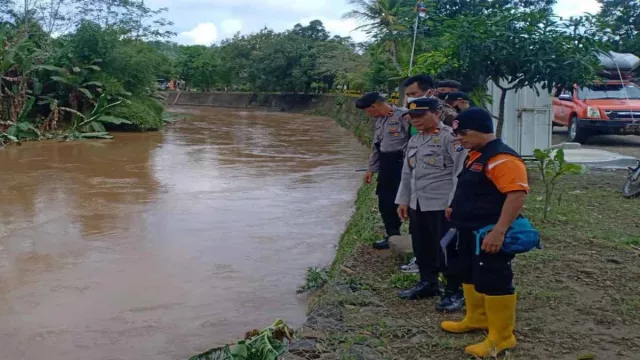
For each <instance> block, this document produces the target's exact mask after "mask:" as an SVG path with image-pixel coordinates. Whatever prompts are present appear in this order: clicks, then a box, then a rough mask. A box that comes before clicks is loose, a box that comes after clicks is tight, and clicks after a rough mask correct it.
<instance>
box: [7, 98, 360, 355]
mask: <svg viewBox="0 0 640 360" xmlns="http://www.w3.org/2000/svg"><path fill="white" fill-rule="evenodd" d="M182 110H183V111H187V112H190V113H192V114H193V117H192V118H191V119H189V120H185V121H181V122H178V123H176V124H173V125H170V126H169V127H168V128H167V129H165V130H164V131H163V132H162V133H147V134H131V133H128V134H116V139H115V140H106V141H84V142H69V143H60V142H55V141H45V142H38V143H28V144H25V145H23V146H22V147H6V148H4V149H2V150H0V358H2V359H8V360H18V359H30V360H31V359H36V360H45V359H46V360H76V359H78V360H79V359H83V360H85V359H91V360H120V359H122V360H147V359H150V360H151V359H159V360H165V359H166V360H176V359H182V358H186V357H188V356H189V355H193V354H195V353H197V352H200V351H204V350H207V349H208V348H210V347H213V346H216V345H220V344H223V343H226V342H229V341H232V340H234V339H236V338H238V337H241V336H242V335H243V334H244V332H245V331H247V330H249V329H252V328H260V327H263V326H266V325H269V324H270V323H271V322H272V321H273V320H275V319H276V318H282V319H285V320H286V321H287V322H289V323H290V324H291V325H294V326H297V325H300V324H301V323H302V322H303V321H304V316H305V310H306V299H305V298H304V297H301V296H298V295H296V288H297V286H298V285H300V283H301V281H302V279H303V276H304V271H305V269H306V268H307V267H308V266H310V265H323V264H327V263H328V262H329V261H330V260H331V258H332V256H333V253H334V251H335V245H336V242H337V239H338V237H339V235H340V233H341V232H342V230H343V229H344V226H345V223H346V221H347V219H348V217H349V215H350V213H351V209H352V205H353V201H354V199H355V193H356V190H357V188H358V187H359V185H360V176H361V173H357V172H355V171H354V169H358V168H361V167H363V165H364V164H365V163H366V158H367V149H365V148H364V147H363V146H361V145H360V144H359V143H358V142H357V140H356V139H355V138H354V137H353V136H351V135H350V133H349V132H347V131H346V130H344V129H342V128H340V127H339V126H337V125H336V124H335V123H334V122H333V121H332V120H330V119H327V118H321V117H310V116H303V115H292V114H287V115H284V114H280V113H265V112H243V111H238V110H220V109H211V108H208V109H207V108H198V109H182Z"/></svg>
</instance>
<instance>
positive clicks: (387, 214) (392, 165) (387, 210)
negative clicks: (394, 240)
mask: <svg viewBox="0 0 640 360" xmlns="http://www.w3.org/2000/svg"><path fill="white" fill-rule="evenodd" d="M402 161H403V154H402V151H399V152H393V153H380V173H379V174H378V186H377V188H376V194H377V195H378V209H379V210H380V215H381V216H382V222H383V223H384V229H385V232H386V234H387V236H394V235H400V226H401V225H402V220H400V217H399V216H398V205H396V195H397V194H398V188H399V187H400V180H401V178H402Z"/></svg>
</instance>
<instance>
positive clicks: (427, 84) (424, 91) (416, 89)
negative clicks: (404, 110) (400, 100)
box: [403, 74, 435, 106]
mask: <svg viewBox="0 0 640 360" xmlns="http://www.w3.org/2000/svg"><path fill="white" fill-rule="evenodd" d="M403 85H404V93H405V95H406V97H405V102H406V104H405V106H407V104H409V103H410V102H412V101H413V100H415V99H418V98H424V97H432V96H433V94H434V93H435V83H434V81H433V78H431V76H429V75H425V74H420V75H415V76H412V77H410V78H408V79H407V80H405V82H404V84H403Z"/></svg>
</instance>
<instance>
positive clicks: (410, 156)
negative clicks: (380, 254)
mask: <svg viewBox="0 0 640 360" xmlns="http://www.w3.org/2000/svg"><path fill="white" fill-rule="evenodd" d="M407 114H408V116H409V118H410V119H411V120H410V121H411V123H412V124H413V126H415V127H416V129H418V130H419V131H420V133H418V134H417V135H414V136H413V137H412V138H411V139H410V140H409V143H408V144H407V151H406V157H405V161H404V164H403V169H402V181H401V183H400V188H399V190H398V194H397V196H396V203H397V204H398V205H399V207H398V215H399V216H400V217H401V218H403V219H408V218H410V219H411V221H410V227H411V237H412V242H413V250H414V254H415V256H416V260H417V264H418V267H419V270H420V282H419V283H418V284H417V285H416V286H415V287H413V288H411V289H408V290H405V291H401V292H400V293H399V294H398V295H399V296H400V297H401V298H403V299H408V300H413V299H419V298H425V297H433V296H437V295H439V293H440V291H439V284H438V274H439V273H440V272H442V273H443V275H444V276H445V278H446V280H447V286H446V291H445V294H444V296H443V297H442V299H441V301H440V303H439V304H438V306H437V310H439V311H455V310H459V309H461V308H462V306H464V296H463V295H462V288H461V285H462V284H461V280H460V279H458V278H457V277H456V276H455V273H453V272H450V271H449V268H448V266H447V264H450V263H452V262H454V261H455V257H456V249H455V242H451V243H450V244H449V246H448V247H447V259H446V260H445V258H444V257H445V254H444V252H443V251H442V249H441V247H440V240H441V239H442V238H443V236H444V235H445V234H446V233H447V231H449V229H450V227H449V223H448V221H447V219H446V217H445V210H446V209H447V207H448V206H449V204H450V202H451V199H452V198H453V194H454V193H455V187H456V182H457V175H458V173H459V172H460V170H461V169H462V167H463V164H464V159H465V157H466V156H467V154H466V152H465V151H464V149H463V148H462V147H460V146H459V145H458V144H456V143H455V141H454V140H455V136H454V135H453V130H452V128H450V127H449V126H447V125H445V124H444V123H443V122H442V121H441V120H440V104H439V101H438V100H437V99H434V98H419V99H415V100H413V101H412V102H411V103H409V110H408V112H407Z"/></svg>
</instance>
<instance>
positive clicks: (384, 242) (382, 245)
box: [373, 237, 390, 250]
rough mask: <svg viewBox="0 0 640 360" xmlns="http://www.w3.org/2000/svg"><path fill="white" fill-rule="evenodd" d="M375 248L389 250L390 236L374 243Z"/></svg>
mask: <svg viewBox="0 0 640 360" xmlns="http://www.w3.org/2000/svg"><path fill="white" fill-rule="evenodd" d="M373 248H374V249H376V250H387V249H389V248H390V246H389V237H386V238H384V239H382V240H380V241H378V242H375V243H373Z"/></svg>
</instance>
